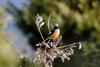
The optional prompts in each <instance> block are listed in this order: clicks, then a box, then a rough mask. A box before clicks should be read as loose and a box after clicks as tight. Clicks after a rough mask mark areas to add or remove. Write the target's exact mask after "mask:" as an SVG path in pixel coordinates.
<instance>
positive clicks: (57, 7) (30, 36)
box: [0, 0, 100, 67]
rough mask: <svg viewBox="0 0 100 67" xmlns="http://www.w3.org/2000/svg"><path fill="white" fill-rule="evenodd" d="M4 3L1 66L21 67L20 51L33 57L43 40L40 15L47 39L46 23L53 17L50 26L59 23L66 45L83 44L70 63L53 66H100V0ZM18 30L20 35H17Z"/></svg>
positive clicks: (0, 10) (0, 16) (0, 17)
mask: <svg viewBox="0 0 100 67" xmlns="http://www.w3.org/2000/svg"><path fill="white" fill-rule="evenodd" d="M4 1H5V2H4V3H3V4H2V0H0V4H2V5H0V67H18V63H19V62H18V61H19V57H18V52H19V53H27V54H28V53H29V54H28V56H29V57H30V55H33V54H34V51H35V48H36V47H35V44H36V43H38V42H39V41H41V37H40V35H39V32H38V31H37V28H36V25H35V16H36V15H37V14H40V15H42V16H43V17H44V21H45V22H46V24H45V26H44V27H43V28H42V33H43V35H44V37H46V36H47V35H48V29H47V20H48V17H49V15H50V14H51V20H50V24H51V25H53V24H56V23H58V24H59V26H60V29H61V35H62V42H63V44H64V45H65V44H69V43H73V42H77V41H81V42H82V45H83V49H82V50H81V51H77V50H76V51H75V54H74V55H72V56H71V61H67V60H66V62H64V63H63V62H61V60H60V59H57V60H55V62H54V67H100V0H29V1H28V0H17V1H16V0H7V1H6V0H4ZM20 2H21V3H20ZM9 20H10V21H9ZM12 20H13V21H12ZM13 23H14V25H13ZM15 27H16V28H17V30H16V29H15ZM12 30H13V31H12ZM18 30H20V33H18V34H16V32H17V31H18ZM9 32H10V33H9ZM20 34H21V35H20ZM16 36H20V38H18V40H20V41H16ZM14 37H15V38H14ZM25 39H26V40H25ZM24 42H25V43H24ZM26 42H27V44H28V45H30V46H31V47H29V46H26V47H29V48H30V49H31V50H30V51H29V52H28V50H24V47H25V46H24V44H26ZM18 44H19V45H18ZM22 44H23V46H21V45H22ZM13 45H15V46H14V48H13V47H12V46H13ZM17 45H18V46H19V47H22V48H20V49H19V47H17ZM26 47H25V48H26ZM16 48H17V49H18V50H17V51H18V52H16ZM21 49H23V50H21ZM21 51H22V52H21ZM32 53H33V54H32ZM31 59H32V58H30V60H31ZM24 64H25V63H24ZM26 67H30V65H29V64H28V66H26Z"/></svg>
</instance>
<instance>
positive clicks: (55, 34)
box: [47, 29, 60, 39]
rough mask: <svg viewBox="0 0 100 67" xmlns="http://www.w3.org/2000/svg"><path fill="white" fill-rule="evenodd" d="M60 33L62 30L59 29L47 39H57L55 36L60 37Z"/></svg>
mask: <svg viewBox="0 0 100 67" xmlns="http://www.w3.org/2000/svg"><path fill="white" fill-rule="evenodd" d="M59 35H60V30H59V29H57V30H55V31H54V33H52V34H51V35H50V36H49V37H48V38H47V39H55V38H57V37H59Z"/></svg>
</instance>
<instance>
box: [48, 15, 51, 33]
mask: <svg viewBox="0 0 100 67" xmlns="http://www.w3.org/2000/svg"><path fill="white" fill-rule="evenodd" d="M50 18H51V14H50V16H49V18H48V30H49V33H50V32H51V31H50Z"/></svg>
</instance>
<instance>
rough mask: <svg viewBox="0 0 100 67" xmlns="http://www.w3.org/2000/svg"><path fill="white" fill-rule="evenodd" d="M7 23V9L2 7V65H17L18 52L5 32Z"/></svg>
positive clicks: (15, 66) (0, 64)
mask: <svg viewBox="0 0 100 67" xmlns="http://www.w3.org/2000/svg"><path fill="white" fill-rule="evenodd" d="M6 24H7V20H6V18H5V9H4V8H2V7H0V67H17V63H18V57H17V54H16V52H15V51H14V49H13V48H12V47H11V45H10V43H9V41H8V39H7V37H6V35H5V33H4V29H5V27H6Z"/></svg>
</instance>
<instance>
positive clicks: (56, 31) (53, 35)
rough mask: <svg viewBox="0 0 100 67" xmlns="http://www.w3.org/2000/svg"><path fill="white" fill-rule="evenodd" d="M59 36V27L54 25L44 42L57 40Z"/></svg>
mask: <svg viewBox="0 0 100 67" xmlns="http://www.w3.org/2000/svg"><path fill="white" fill-rule="evenodd" d="M59 36H60V29H59V25H58V24H56V25H55V26H54V28H53V30H52V31H51V33H50V34H49V35H48V37H47V38H46V39H45V42H46V41H49V40H55V39H56V38H58V37H59Z"/></svg>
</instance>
